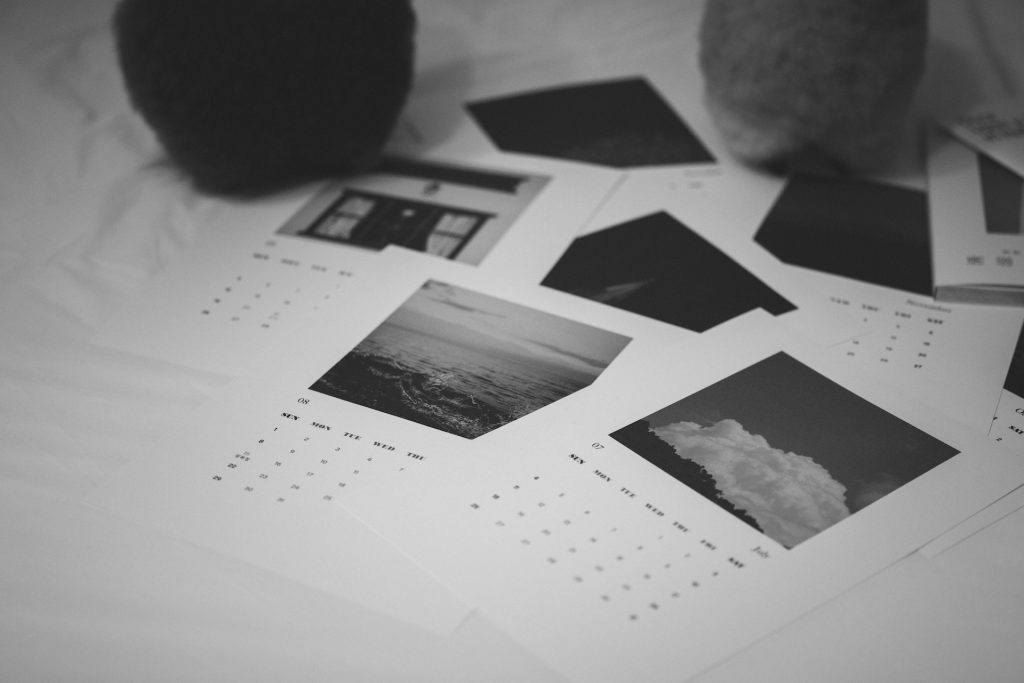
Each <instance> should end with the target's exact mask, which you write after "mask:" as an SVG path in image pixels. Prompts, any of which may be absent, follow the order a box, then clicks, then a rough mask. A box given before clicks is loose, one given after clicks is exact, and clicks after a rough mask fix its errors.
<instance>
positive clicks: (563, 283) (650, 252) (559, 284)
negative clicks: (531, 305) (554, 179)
mask: <svg viewBox="0 0 1024 683" xmlns="http://www.w3.org/2000/svg"><path fill="white" fill-rule="evenodd" d="M541 284H543V285H545V286H547V287H551V288H552V289H557V290H560V291H563V292H567V293H569V294H574V295H576V296H581V297H584V298H586V299H591V300H593V301H597V302H599V303H603V304H607V305H609V306H615V307H616V308H621V309H623V310H626V311H630V312H632V313H636V314H638V315H643V316H646V317H648V318H654V319H655V320H660V321H662V322H665V323H669V324H672V325H677V326H679V327H682V328H685V329H688V330H692V331H694V332H704V331H705V330H708V329H710V328H712V327H714V326H716V325H718V324H720V323H723V322H725V321H727V320H731V319H733V318H735V317H736V316H738V315H741V314H743V313H746V312H747V311H750V310H753V309H755V308H763V309H764V310H766V311H767V312H769V313H771V314H773V315H780V314H782V313H786V312H788V311H792V310H794V309H795V308H796V307H795V306H794V305H793V304H792V303H790V302H789V301H788V300H787V299H785V298H784V297H783V296H782V295H780V294H778V293H777V292H776V291H775V290H773V289H772V288H771V287H769V286H768V285H766V284H765V283H764V282H762V281H761V280H760V279H758V278H757V277H756V276H755V275H754V274H753V273H751V272H750V271H748V270H746V269H745V268H744V267H743V266H741V265H740V264H738V263H737V262H736V261H734V260H733V259H732V258H730V257H729V256H728V255H727V254H725V253H724V252H722V251H721V250H719V249H718V248H717V247H715V246H714V245H713V244H711V243H710V242H708V241H707V240H705V239H704V238H703V237H701V236H700V235H698V234H697V233H696V232H694V231H693V230H691V229H690V228H688V227H687V226H686V225H684V224H682V223H680V222H679V221H678V220H676V219H675V218H674V217H673V216H671V215H670V214H668V213H666V212H664V211H659V212H655V213H652V214H649V215H646V216H641V217H639V218H636V219H633V220H630V221H627V222H625V223H621V224H619V225H614V226H611V227H608V228H604V229H603V230H599V231H597V232H594V233H591V234H589V235H584V236H583V237H579V238H577V239H576V240H574V241H573V243H572V244H571V245H570V247H569V248H568V249H567V250H566V252H565V253H564V254H563V255H562V257H561V258H560V259H559V260H558V262H557V263H556V264H555V266H554V267H553V268H552V269H551V272H549V273H548V275H547V276H546V277H545V278H544V281H543V282H542V283H541Z"/></svg>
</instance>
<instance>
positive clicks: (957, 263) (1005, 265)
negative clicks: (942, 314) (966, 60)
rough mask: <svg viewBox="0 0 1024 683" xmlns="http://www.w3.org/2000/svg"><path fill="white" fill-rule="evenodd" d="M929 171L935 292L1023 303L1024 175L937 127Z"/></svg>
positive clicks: (942, 295) (966, 298)
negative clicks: (1023, 176) (938, 129)
mask: <svg viewBox="0 0 1024 683" xmlns="http://www.w3.org/2000/svg"><path fill="white" fill-rule="evenodd" d="M928 170H929V190H930V191H929V193H928V197H929V205H930V209H931V211H930V215H931V244H932V255H933V259H932V262H933V268H934V280H935V297H936V298H937V299H939V300H943V301H975V302H983V303H984V302H988V303H998V304H1004V305H1013V304H1017V305H1019V304H1024V178H1022V177H1021V176H1020V175H1019V174H1018V173H1016V172H1014V171H1013V170H1011V169H1010V168H1007V167H1006V166H1004V165H1002V164H1001V163H999V162H998V161H995V160H993V159H991V158H990V157H988V156H986V155H985V154H982V153H979V152H977V151H975V150H973V149H971V148H970V147H968V146H966V145H965V144H963V143H962V142H959V141H957V140H956V139H954V138H953V137H952V136H950V135H948V134H945V133H942V132H940V131H936V132H935V134H934V135H933V136H932V143H931V149H930V152H929V157H928Z"/></svg>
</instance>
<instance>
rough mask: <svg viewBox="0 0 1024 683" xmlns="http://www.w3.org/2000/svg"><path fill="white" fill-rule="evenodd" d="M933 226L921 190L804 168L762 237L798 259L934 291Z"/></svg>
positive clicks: (787, 257)
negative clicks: (930, 237)
mask: <svg viewBox="0 0 1024 683" xmlns="http://www.w3.org/2000/svg"><path fill="white" fill-rule="evenodd" d="M928 230H929V225H928V198H927V195H926V194H925V193H924V192H922V191H920V190H914V189H910V188H906V187H900V186H896V185H890V184H887V183H880V182H875V181H870V180H863V179H857V178H844V177H838V176H829V175H818V174H814V173H803V172H801V173H794V174H793V175H791V176H790V177H789V179H788V180H787V181H786V185H785V187H784V188H783V190H782V193H781V194H780V195H779V197H778V199H777V200H776V201H775V204H774V205H773V206H772V208H771V210H770V211H769V212H768V215H767V216H766V217H765V219H764V221H763V222H762V223H761V225H760V227H759V228H758V230H757V235H756V236H755V238H754V239H755V240H756V241H757V243H758V244H760V245H761V246H763V247H764V248H765V249H767V250H768V251H770V252H771V253H772V254H774V255H775V256H776V258H778V259H779V260H780V261H783V262H785V263H789V264H790V265H794V266H801V267H803V268H809V269H811V270H819V271H822V272H825V273H832V274H833V275H840V276H843V277H848V278H851V279H854V280H860V281H862V282H870V283H872V284H876V285H881V286H883V287H890V288H893V289H901V290H903V291H907V292H913V293H915V294H922V295H924V296H931V295H932V266H931V251H930V247H929V237H928Z"/></svg>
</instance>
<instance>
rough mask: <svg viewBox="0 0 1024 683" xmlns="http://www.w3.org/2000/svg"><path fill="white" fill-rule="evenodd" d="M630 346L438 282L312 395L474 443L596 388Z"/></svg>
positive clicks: (340, 365)
mask: <svg viewBox="0 0 1024 683" xmlns="http://www.w3.org/2000/svg"><path fill="white" fill-rule="evenodd" d="M629 341H630V340H629V337H625V336H623V335H620V334H616V333H613V332H609V331H607V330H602V329H599V328H596V327H593V326H591V325H586V324H583V323H579V322H576V321H573V320H569V319H567V318H562V317H560V316H556V315H552V314H550V313H546V312H543V311H539V310H536V309H532V308H529V307H527V306H522V305H520V304H516V303H512V302H509V301H505V300H502V299H498V298H496V297H492V296H488V295H485V294H481V293H478V292H474V291H471V290H468V289H465V288H462V287H457V286H453V285H450V284H446V283H443V282H438V281H436V280H430V281H428V282H426V283H425V284H424V285H423V286H422V287H421V288H420V289H419V290H418V291H417V292H416V293H415V294H414V295H413V296H411V297H410V298H409V299H408V300H407V301H406V302H405V303H404V304H403V305H402V306H400V307H399V308H398V309H397V310H396V311H395V312H394V313H392V315H391V316H390V317H388V319H387V320H385V321H384V322H383V323H381V325H380V326H378V327H377V328H376V329H375V330H374V331H373V332H371V333H370V334H369V335H368V336H367V337H366V338H365V339H364V340H363V341H362V342H360V343H359V344H358V345H357V346H356V347H355V348H354V349H353V350H352V351H351V352H349V353H348V354H346V355H345V356H344V357H343V358H342V359H341V360H340V361H338V362H337V363H336V364H335V365H334V366H333V367H332V368H331V369H330V370H328V371H327V372H326V373H324V375H323V376H322V377H321V378H320V379H318V380H317V381H316V382H315V383H314V384H313V385H312V386H311V387H310V389H312V390H314V391H317V392H320V393H322V394H326V395H329V396H333V397H335V398H338V399H341V400H344V401H348V402H350V403H355V404H358V405H362V406H365V407H367V408H372V409H374V410H378V411H381V412H384V413H387V414H389V415H394V416H395V417H399V418H402V419H405V420H410V421H412V422H416V423H418V424H422V425H426V426H428V427H432V428H434V429H439V430H441V431H444V432H447V433H449V434H454V435H456V436H460V437H463V438H466V439H474V438H476V437H478V436H482V435H484V434H487V433H489V432H491V431H493V430H495V429H498V428H499V427H501V426H503V425H506V424H508V423H510V422H512V421H514V420H516V419H518V418H520V417H522V416H524V415H528V414H529V413H532V412H534V411H536V410H539V409H541V408H543V407H545V406H547V405H550V404H551V403H553V402H555V401H557V400H559V399H560V398H564V397H565V396H568V395H569V394H572V393H573V392H576V391H579V390H580V389H583V388H585V387H587V386H589V385H590V384H592V383H593V382H594V381H595V380H596V379H597V378H598V376H600V374H601V373H602V372H603V371H604V369H605V368H606V367H608V365H609V364H610V363H611V362H612V361H613V360H614V359H615V357H616V356H617V355H618V354H619V352H620V351H622V349H623V348H625V346H626V344H628V343H629Z"/></svg>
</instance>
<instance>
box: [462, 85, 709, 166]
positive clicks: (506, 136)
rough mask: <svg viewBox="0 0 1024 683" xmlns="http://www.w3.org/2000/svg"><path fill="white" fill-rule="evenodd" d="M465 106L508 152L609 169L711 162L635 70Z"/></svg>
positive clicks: (671, 111)
mask: <svg viewBox="0 0 1024 683" xmlns="http://www.w3.org/2000/svg"><path fill="white" fill-rule="evenodd" d="M466 109H467V110H468V111H469V114H470V116H472V118H473V119H474V120H475V121H476V122H477V124H478V125H479V126H480V128H481V129H483V131H484V133H485V134H486V135H487V136H488V137H489V138H490V140H491V142H492V143H493V144H494V145H495V146H496V147H497V148H498V149H500V150H502V151H505V152H517V153H521V154H533V155H536V156H546V157H555V158H559V159H568V160H572V161H583V162H587V163H592V164H599V165H603V166H611V167H613V168H638V167H645V166H666V165H687V164H710V163H714V162H715V159H714V157H713V156H712V155H711V153H710V152H709V151H708V150H707V148H706V147H705V146H704V144H703V143H702V142H701V141H700V140H699V139H698V138H697V136H696V135H695V134H694V133H693V131H692V130H691V129H690V127H689V126H688V125H687V124H686V123H685V122H684V121H683V119H682V118H681V117H680V116H679V114H677V113H676V111H675V110H674V109H673V108H672V107H671V106H669V104H668V102H666V101H665V99H664V97H662V95H661V94H660V93H659V92H658V91H657V90H656V89H655V88H654V87H653V86H652V85H651V84H650V82H649V81H648V80H647V79H645V78H642V77H639V76H638V77H632V78H623V79H618V80H610V81H601V82H595V83H581V84H575V85H568V86H563V87H557V88H549V89H543V90H535V91H531V92H524V93H519V94H515V95H507V96H502V97H495V98H489V99H485V100H478V101H475V102H470V103H468V104H467V105H466Z"/></svg>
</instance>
